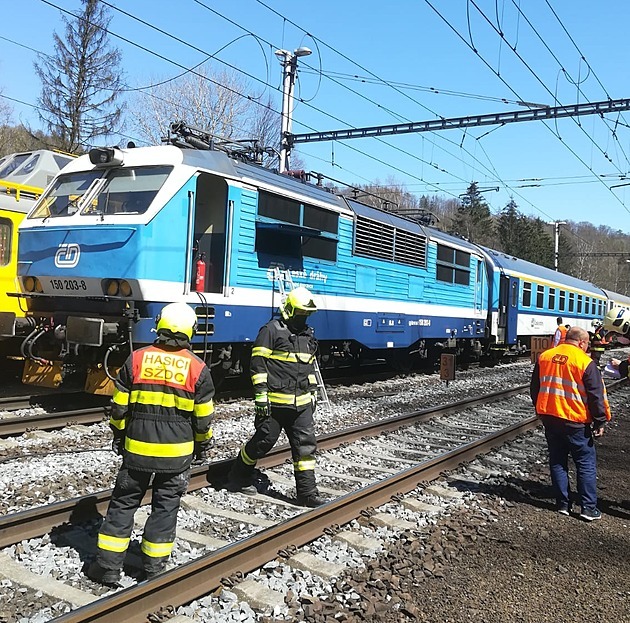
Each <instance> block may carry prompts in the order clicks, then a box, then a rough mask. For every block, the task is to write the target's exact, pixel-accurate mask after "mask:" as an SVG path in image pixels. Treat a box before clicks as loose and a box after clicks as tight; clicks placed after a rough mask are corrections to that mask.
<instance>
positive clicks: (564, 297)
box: [558, 290, 567, 311]
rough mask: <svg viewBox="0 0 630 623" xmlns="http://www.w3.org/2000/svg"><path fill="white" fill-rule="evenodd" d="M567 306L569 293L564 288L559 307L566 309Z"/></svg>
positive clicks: (561, 291)
mask: <svg viewBox="0 0 630 623" xmlns="http://www.w3.org/2000/svg"><path fill="white" fill-rule="evenodd" d="M566 306H567V293H566V292H565V291H564V290H560V300H559V302H558V309H559V310H560V311H564V310H565V308H566Z"/></svg>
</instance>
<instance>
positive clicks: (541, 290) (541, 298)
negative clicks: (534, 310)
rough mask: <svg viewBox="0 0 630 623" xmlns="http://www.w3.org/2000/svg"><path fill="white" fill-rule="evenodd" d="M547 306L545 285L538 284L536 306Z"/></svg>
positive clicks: (539, 307)
mask: <svg viewBox="0 0 630 623" xmlns="http://www.w3.org/2000/svg"><path fill="white" fill-rule="evenodd" d="M544 306H545V286H541V285H537V286H536V307H538V309H542V308H543V307H544Z"/></svg>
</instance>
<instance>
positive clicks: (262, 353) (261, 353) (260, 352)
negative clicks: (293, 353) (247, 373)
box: [252, 346, 272, 357]
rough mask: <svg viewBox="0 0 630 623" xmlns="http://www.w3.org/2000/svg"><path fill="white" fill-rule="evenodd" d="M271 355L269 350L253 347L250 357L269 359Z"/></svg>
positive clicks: (262, 347)
mask: <svg viewBox="0 0 630 623" xmlns="http://www.w3.org/2000/svg"><path fill="white" fill-rule="evenodd" d="M271 353H272V350H271V348H265V347H264V346H254V348H252V357H269V355H271Z"/></svg>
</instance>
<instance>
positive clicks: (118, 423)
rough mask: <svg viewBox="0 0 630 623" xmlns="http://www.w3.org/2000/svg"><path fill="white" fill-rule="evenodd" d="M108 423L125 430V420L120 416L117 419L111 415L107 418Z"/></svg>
mask: <svg viewBox="0 0 630 623" xmlns="http://www.w3.org/2000/svg"><path fill="white" fill-rule="evenodd" d="M109 423H110V424H111V425H112V426H113V427H114V428H117V429H118V430H125V428H126V427H127V420H126V418H124V417H122V418H120V419H119V420H116V419H114V417H113V416H112V417H110V418H109Z"/></svg>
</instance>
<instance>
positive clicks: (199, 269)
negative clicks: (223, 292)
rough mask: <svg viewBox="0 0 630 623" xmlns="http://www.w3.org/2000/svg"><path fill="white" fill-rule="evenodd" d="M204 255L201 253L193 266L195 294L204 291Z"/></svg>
mask: <svg viewBox="0 0 630 623" xmlns="http://www.w3.org/2000/svg"><path fill="white" fill-rule="evenodd" d="M205 259H206V254H205V253H202V254H201V255H200V256H199V259H198V260H197V263H196V264H195V292H203V291H204V290H205V289H206V262H205Z"/></svg>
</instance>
